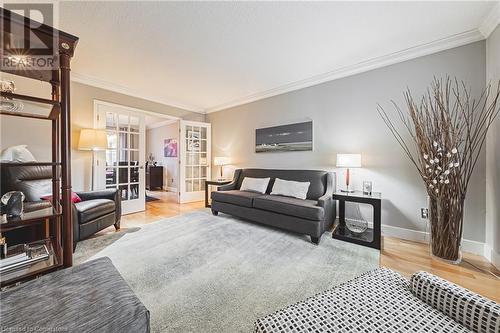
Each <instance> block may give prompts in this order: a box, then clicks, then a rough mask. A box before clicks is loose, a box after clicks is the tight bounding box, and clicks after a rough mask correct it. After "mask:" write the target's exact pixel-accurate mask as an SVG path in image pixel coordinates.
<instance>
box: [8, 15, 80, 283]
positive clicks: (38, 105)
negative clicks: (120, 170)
mask: <svg viewBox="0 0 500 333" xmlns="http://www.w3.org/2000/svg"><path fill="white" fill-rule="evenodd" d="M0 16H1V20H2V29H3V31H2V33H1V34H2V36H1V38H2V42H3V49H2V50H1V52H2V57H9V56H18V55H19V54H21V55H23V56H29V55H30V54H31V53H30V52H31V51H32V50H30V49H29V48H25V49H19V48H16V49H14V48H9V47H10V46H11V45H13V46H17V45H27V46H29V45H30V43H29V41H28V40H27V39H26V38H29V36H37V38H39V39H40V40H41V41H43V42H44V43H45V44H46V45H56V48H54V49H53V50H52V51H53V56H54V57H55V59H57V66H56V67H53V68H51V69H48V70H47V69H39V68H34V67H29V66H30V65H24V67H23V68H3V67H2V68H0V70H1V71H2V72H6V73H10V74H14V75H18V76H22V77H25V78H30V79H34V80H41V81H44V82H48V83H50V85H51V87H52V89H51V96H50V98H40V97H35V96H29V95H21V94H16V93H11V92H2V93H1V96H0V98H1V100H2V102H4V103H3V105H4V106H5V104H8V103H10V104H12V105H13V106H20V107H19V108H18V109H15V108H13V109H11V110H7V109H3V108H2V109H0V115H1V116H8V117H21V118H30V119H35V120H40V121H50V122H51V138H52V145H51V147H50V149H51V151H52V161H47V162H28V163H2V168H3V167H7V168H30V167H47V168H48V167H50V168H51V170H52V197H53V200H52V203H45V204H33V205H31V206H30V205H26V209H25V212H24V213H23V215H22V216H20V217H5V216H2V218H1V220H0V233H2V235H5V236H6V238H7V243H8V244H9V245H10V243H9V236H8V235H9V232H12V231H19V230H21V232H24V230H26V232H27V233H36V235H35V236H36V238H38V240H37V241H35V242H34V243H35V244H45V245H46V247H47V249H48V251H49V258H48V259H46V260H43V261H40V262H37V263H34V264H32V265H30V266H28V267H25V268H22V269H19V270H15V271H10V272H7V273H2V274H0V283H1V286H2V287H3V286H6V285H10V284H13V283H16V282H19V281H23V280H26V279H30V278H33V277H36V276H38V275H41V274H45V273H47V272H50V271H53V270H56V269H58V268H60V267H70V266H72V264H73V251H72V248H73V224H72V220H71V217H72V216H71V132H70V127H71V126H70V124H71V122H70V60H71V58H72V57H73V54H74V50H75V47H76V45H77V42H78V38H77V37H75V36H73V35H70V34H68V33H65V32H63V31H59V30H56V29H54V28H52V27H50V26H47V25H44V24H40V23H38V22H35V21H32V20H30V19H28V18H26V17H23V16H21V15H18V14H15V13H13V12H10V11H9V10H6V9H4V8H0ZM59 193H61V195H59ZM40 230H42V231H40Z"/></svg>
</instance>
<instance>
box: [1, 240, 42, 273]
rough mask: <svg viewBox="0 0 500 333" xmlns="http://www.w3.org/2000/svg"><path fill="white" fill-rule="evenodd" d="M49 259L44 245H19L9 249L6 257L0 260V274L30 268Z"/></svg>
mask: <svg viewBox="0 0 500 333" xmlns="http://www.w3.org/2000/svg"><path fill="white" fill-rule="evenodd" d="M48 258H49V251H48V250H47V246H46V245H44V244H37V245H27V244H20V245H15V246H12V247H9V249H8V255H7V257H6V258H5V259H2V260H0V273H7V272H10V271H14V270H18V269H21V268H24V267H26V266H30V265H32V264H34V263H37V262H39V261H42V260H46V259H48Z"/></svg>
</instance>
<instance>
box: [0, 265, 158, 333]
mask: <svg viewBox="0 0 500 333" xmlns="http://www.w3.org/2000/svg"><path fill="white" fill-rule="evenodd" d="M0 297H1V306H0V318H1V331H2V332H102V333H107V332H109V333H114V332H120V333H128V332H130V333H132V332H133V333H142V332H149V331H150V325H149V311H148V310H147V309H146V307H145V306H144V305H143V304H142V303H141V301H140V300H139V299H138V298H137V296H135V294H134V292H133V291H132V290H131V289H130V287H129V286H128V285H127V283H126V282H125V280H124V279H123V278H122V277H121V275H120V273H118V271H117V270H116V268H115V267H114V266H113V263H112V262H111V260H110V259H109V258H99V259H96V260H93V261H90V262H87V263H84V264H81V265H79V266H75V267H72V268H68V269H64V270H61V271H57V272H54V273H51V274H48V275H45V276H43V277H41V278H39V279H36V280H33V281H30V282H27V283H24V284H22V285H20V286H19V287H16V288H12V289H9V290H7V291H4V292H2V293H1V294H0Z"/></svg>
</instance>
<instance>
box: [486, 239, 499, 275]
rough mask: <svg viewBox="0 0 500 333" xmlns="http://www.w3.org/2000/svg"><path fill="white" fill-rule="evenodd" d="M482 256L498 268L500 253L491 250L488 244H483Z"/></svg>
mask: <svg viewBox="0 0 500 333" xmlns="http://www.w3.org/2000/svg"><path fill="white" fill-rule="evenodd" d="M484 257H485V258H486V259H488V261H489V262H491V264H492V265H493V266H495V267H496V268H498V269H500V254H498V253H497V252H496V251H495V250H493V249H492V248H491V247H490V246H489V245H488V244H484Z"/></svg>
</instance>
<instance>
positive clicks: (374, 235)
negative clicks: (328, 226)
mask: <svg viewBox="0 0 500 333" xmlns="http://www.w3.org/2000/svg"><path fill="white" fill-rule="evenodd" d="M333 199H334V200H338V201H339V221H338V223H336V224H335V227H334V229H333V233H332V237H333V238H334V239H340V240H343V241H346V242H350V243H354V244H358V245H364V246H368V247H372V248H374V249H378V250H380V245H381V244H380V243H381V226H380V225H381V203H382V196H381V194H380V193H379V192H373V193H372V194H371V195H369V194H363V192H361V191H356V192H353V193H346V192H335V193H334V194H333ZM346 201H350V202H358V203H364V204H369V205H372V206H373V228H368V229H367V230H366V231H365V232H364V233H362V234H361V235H357V234H354V233H352V232H351V231H350V230H349V229H348V228H347V226H346V224H345V202H346Z"/></svg>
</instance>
